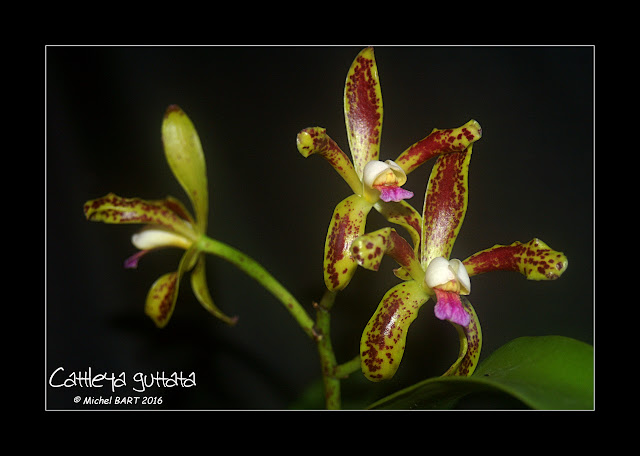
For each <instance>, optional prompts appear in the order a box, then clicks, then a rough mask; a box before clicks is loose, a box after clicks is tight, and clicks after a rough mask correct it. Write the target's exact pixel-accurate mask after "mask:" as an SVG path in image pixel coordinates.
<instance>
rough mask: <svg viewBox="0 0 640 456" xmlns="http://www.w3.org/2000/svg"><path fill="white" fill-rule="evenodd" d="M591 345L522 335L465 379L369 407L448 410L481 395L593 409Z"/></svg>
mask: <svg viewBox="0 0 640 456" xmlns="http://www.w3.org/2000/svg"><path fill="white" fill-rule="evenodd" d="M593 378H594V377H593V346H591V345H589V344H586V343H584V342H580V341H578V340H575V339H571V338H569V337H563V336H541V337H521V338H518V339H515V340H513V341H511V342H509V343H507V344H505V345H504V346H502V347H500V348H499V349H498V350H496V351H495V352H494V353H492V354H491V355H490V356H489V357H488V358H487V359H486V360H485V361H483V362H482V363H480V365H479V366H478V368H477V369H476V371H475V372H474V374H473V375H472V376H470V377H436V378H430V379H427V380H424V381H422V382H420V383H417V384H416V385H413V386H411V387H409V388H405V389H403V390H401V391H398V392H397V393H394V394H392V395H391V396H388V397H386V398H384V399H381V400H379V401H377V402H376V403H374V404H372V405H371V406H370V408H372V409H443V408H451V407H453V406H455V404H456V403H457V402H458V401H459V400H460V399H461V398H463V397H465V396H467V395H470V394H473V393H480V392H490V393H501V394H505V395H507V396H511V397H513V398H515V399H517V400H518V401H520V402H522V404H524V405H525V406H527V407H530V408H532V409H540V410H592V409H593V408H594V398H593V387H594V383H593Z"/></svg>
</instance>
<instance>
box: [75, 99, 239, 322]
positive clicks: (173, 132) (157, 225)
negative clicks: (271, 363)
mask: <svg viewBox="0 0 640 456" xmlns="http://www.w3.org/2000/svg"><path fill="white" fill-rule="evenodd" d="M162 142H163V145H164V151H165V156H166V159H167V162H168V163H169V166H170V168H171V170H172V171H173V174H174V176H175V177H176V179H177V180H178V182H180V185H181V186H182V188H183V189H184V190H185V192H186V193H187V195H188V196H189V199H190V200H191V203H192V205H193V208H194V210H195V215H196V217H195V218H194V217H192V216H191V214H190V213H189V212H188V211H187V209H186V208H185V207H184V206H183V205H182V203H180V201H178V200H177V199H175V198H172V197H170V196H169V197H167V198H166V199H163V200H154V201H145V200H142V199H139V198H123V197H120V196H117V195H115V194H113V193H109V194H107V195H106V196H104V197H102V198H97V199H94V200H91V201H87V202H86V203H85V205H84V213H85V216H86V217H87V219H88V220H91V221H99V222H104V223H124V224H129V223H138V224H144V225H146V226H145V227H144V228H143V229H142V230H141V231H140V232H138V233H136V234H134V235H133V237H132V243H133V244H134V246H135V247H137V248H138V249H140V250H139V251H138V252H137V253H136V254H134V255H133V256H131V257H130V258H128V259H127V260H126V261H125V267H127V268H135V267H137V265H138V261H139V260H140V258H141V257H142V256H144V255H146V254H147V253H148V252H150V251H153V250H156V249H159V248H163V247H179V248H181V249H184V250H185V253H184V254H183V255H182V259H181V260H180V263H179V265H178V269H177V270H176V271H174V272H170V273H167V274H164V275H162V276H161V277H160V278H158V279H157V280H156V281H155V282H154V284H153V285H152V286H151V288H150V290H149V293H148V295H147V299H146V305H145V312H146V314H147V315H148V316H149V317H151V319H152V320H153V321H154V322H155V324H156V325H157V326H158V327H160V328H161V327H164V326H165V325H166V324H167V323H168V322H169V319H170V318H171V315H172V313H173V310H174V307H175V304H176V299H177V297H178V288H179V285H180V281H181V278H182V276H183V275H184V274H185V273H186V272H188V271H191V286H192V288H193V291H194V294H195V295H196V297H197V299H198V301H199V302H200V303H201V304H202V306H203V307H204V308H205V309H206V310H208V311H209V312H211V313H212V314H213V315H214V316H216V317H217V318H220V319H221V320H222V321H224V322H226V323H228V324H234V323H235V322H236V318H235V317H234V318H230V317H228V316H227V315H225V314H224V313H222V312H221V311H220V310H219V309H218V308H217V307H216V306H215V305H214V303H213V300H212V299H211V295H210V294H209V289H208V287H207V283H206V273H205V256H204V254H203V252H202V248H203V243H202V242H201V241H202V239H203V238H204V235H205V233H206V228H207V216H208V208H209V199H208V198H209V197H208V191H207V175H206V164H205V159H204V154H203V152H202V146H201V144H200V139H199V137H198V133H197V132H196V129H195V128H194V126H193V124H192V123H191V120H190V119H189V118H188V117H187V115H186V114H185V113H184V112H183V111H182V110H181V109H180V108H179V107H177V106H175V105H174V106H170V107H169V108H168V109H167V111H166V113H165V116H164V119H163V123H162Z"/></svg>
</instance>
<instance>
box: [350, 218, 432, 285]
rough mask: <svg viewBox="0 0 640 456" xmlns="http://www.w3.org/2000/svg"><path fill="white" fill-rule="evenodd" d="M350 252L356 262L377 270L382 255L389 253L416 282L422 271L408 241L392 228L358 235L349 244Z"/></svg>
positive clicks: (422, 276) (420, 279)
mask: <svg viewBox="0 0 640 456" xmlns="http://www.w3.org/2000/svg"><path fill="white" fill-rule="evenodd" d="M351 253H352V254H353V257H354V258H355V259H356V261H357V262H358V264H359V265H360V266H362V267H364V268H366V269H370V270H372V271H377V270H378V268H379V267H380V262H381V261H382V257H383V256H384V255H389V256H390V257H391V258H393V259H394V260H395V261H396V262H397V263H398V264H399V265H400V266H402V267H403V269H404V270H405V271H407V272H408V273H409V274H410V275H411V277H412V278H413V279H414V280H416V281H417V282H418V283H421V282H422V281H423V279H424V271H423V270H422V268H421V267H420V263H419V261H418V259H417V258H416V255H415V253H414V251H413V249H412V248H411V246H410V245H409V243H408V242H407V241H406V240H405V239H404V238H403V237H402V236H400V235H399V234H398V233H397V232H396V230H394V229H393V228H388V227H387V228H382V229H380V230H377V231H373V232H371V233H367V234H365V235H363V236H360V237H359V238H357V239H356V240H354V241H353V243H352V244H351Z"/></svg>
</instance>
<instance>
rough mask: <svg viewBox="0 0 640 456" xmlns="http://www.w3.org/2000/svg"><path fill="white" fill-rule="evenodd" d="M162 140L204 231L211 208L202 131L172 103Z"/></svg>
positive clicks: (168, 159) (168, 158)
mask: <svg viewBox="0 0 640 456" xmlns="http://www.w3.org/2000/svg"><path fill="white" fill-rule="evenodd" d="M162 143H163V144H164V151H165V156H166V158H167V162H168V163H169V166H170V167H171V171H173V174H174V175H175V177H176V179H177V180H178V182H180V185H182V188H183V189H184V191H185V192H186V193H187V195H188V196H189V199H190V200H191V203H192V204H193V207H194V210H195V213H196V219H197V227H198V230H199V232H201V233H204V232H205V230H206V225H207V216H208V210H209V193H208V188H207V166H206V163H205V159H204V154H203V152H202V145H201V144H200V138H199V137H198V133H197V131H196V129H195V127H194V126H193V123H191V120H190V119H189V117H187V115H186V114H185V113H184V111H182V109H180V108H179V107H178V106H175V105H172V106H169V108H168V109H167V111H166V113H165V115H164V119H163V122H162Z"/></svg>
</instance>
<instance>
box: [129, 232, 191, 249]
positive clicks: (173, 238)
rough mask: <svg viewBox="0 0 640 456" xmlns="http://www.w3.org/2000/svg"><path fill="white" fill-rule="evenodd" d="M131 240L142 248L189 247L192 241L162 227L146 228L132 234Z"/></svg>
mask: <svg viewBox="0 0 640 456" xmlns="http://www.w3.org/2000/svg"><path fill="white" fill-rule="evenodd" d="M131 242H132V244H133V245H134V246H136V247H137V248H139V249H140V250H149V249H153V248H157V247H180V248H183V249H185V250H186V249H188V248H189V247H190V246H191V244H192V242H191V241H190V240H188V239H187V238H185V237H184V236H181V235H179V234H176V233H174V232H172V231H167V230H164V229H161V228H146V229H143V230H142V231H140V232H139V233H136V234H134V235H133V236H131Z"/></svg>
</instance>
